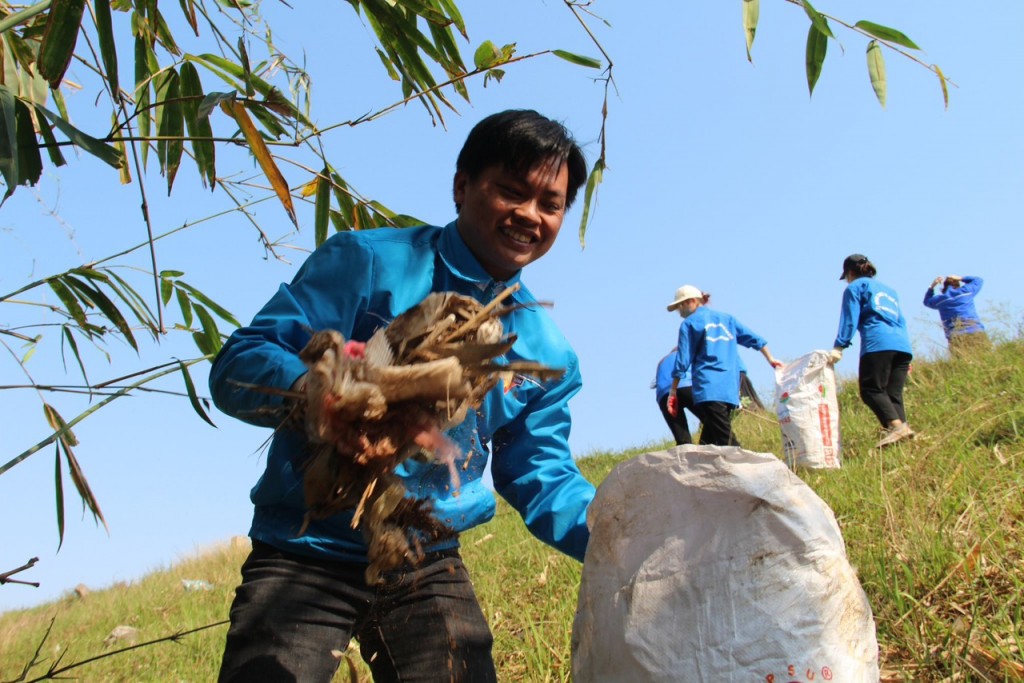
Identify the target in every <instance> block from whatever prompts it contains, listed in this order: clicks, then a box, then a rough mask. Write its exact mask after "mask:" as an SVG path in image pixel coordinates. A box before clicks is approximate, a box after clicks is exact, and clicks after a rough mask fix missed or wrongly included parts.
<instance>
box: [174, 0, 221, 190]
mask: <svg viewBox="0 0 1024 683" xmlns="http://www.w3.org/2000/svg"><path fill="white" fill-rule="evenodd" d="M183 1H184V0H183ZM181 96H182V103H181V107H182V113H183V115H184V117H185V125H186V126H188V135H189V137H190V138H191V140H192V154H193V155H194V156H195V160H196V166H197V167H198V168H199V177H200V178H201V179H202V182H203V187H207V186H209V188H210V189H211V190H212V189H213V188H214V185H215V183H216V181H217V169H216V147H215V146H214V144H213V140H212V138H213V128H212V127H211V126H210V117H209V114H210V109H207V110H206V114H205V115H204V116H200V115H199V105H200V102H205V101H206V98H205V97H204V96H203V86H202V83H200V81H199V72H198V71H197V70H196V67H195V65H194V64H192V63H191V62H185V63H184V64H182V65H181Z"/></svg>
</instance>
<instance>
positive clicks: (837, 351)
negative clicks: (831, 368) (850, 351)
mask: <svg viewBox="0 0 1024 683" xmlns="http://www.w3.org/2000/svg"><path fill="white" fill-rule="evenodd" d="M842 359H843V350H842V349H841V348H839V347H838V346H837V347H835V348H834V349H832V350H831V351H829V352H828V364H829V365H835V364H836V363H838V362H839V361H841V360H842Z"/></svg>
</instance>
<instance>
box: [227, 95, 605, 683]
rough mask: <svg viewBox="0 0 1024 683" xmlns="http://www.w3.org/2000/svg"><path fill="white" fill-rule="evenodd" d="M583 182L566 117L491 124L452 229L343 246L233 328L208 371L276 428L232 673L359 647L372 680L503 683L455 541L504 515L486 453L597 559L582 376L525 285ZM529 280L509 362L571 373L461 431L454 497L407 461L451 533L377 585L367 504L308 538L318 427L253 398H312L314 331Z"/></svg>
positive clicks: (240, 414) (517, 395) (322, 670)
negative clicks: (309, 471)
mask: <svg viewBox="0 0 1024 683" xmlns="http://www.w3.org/2000/svg"><path fill="white" fill-rule="evenodd" d="M586 170H587V169H586V162H585V160H584V157H583V154H582V152H581V150H580V148H579V146H578V145H577V144H576V142H575V141H574V140H573V139H572V137H571V135H570V133H569V132H568V131H567V130H566V129H565V127H564V126H562V124H560V123H558V122H555V121H552V120H550V119H548V118H545V117H544V116H542V115H540V114H538V113H537V112H535V111H529V110H510V111H505V112H500V113H497V114H493V115H491V116H488V117H486V118H484V119H482V120H481V121H480V122H479V123H477V124H476V126H474V128H473V129H472V131H471V132H470V133H469V135H468V137H467V139H466V141H465V143H464V145H463V147H462V150H461V152H460V153H459V156H458V159H457V161H456V167H455V175H454V180H453V195H454V200H455V209H456V213H457V217H456V219H455V220H454V221H453V222H451V223H449V224H448V225H446V226H443V227H438V226H421V227H414V228H405V229H391V228H379V229H373V230H363V231H351V232H340V233H337V234H335V235H333V236H332V237H331V238H330V239H328V240H327V241H325V242H324V243H323V244H322V245H321V246H320V247H319V248H318V249H316V250H315V251H314V252H313V253H312V254H311V255H310V256H309V258H308V259H307V260H306V261H305V263H303V265H302V266H301V268H300V269H299V271H298V273H297V274H296V276H295V278H294V279H293V280H292V281H291V283H288V284H282V285H281V286H280V288H279V289H278V291H277V293H276V294H274V295H273V297H272V298H271V299H270V300H269V302H268V303H267V304H266V305H265V306H264V307H263V308H262V310H260V311H259V312H258V313H257V314H256V316H255V318H254V319H253V321H252V322H251V323H250V324H249V325H248V326H246V327H243V328H240V329H238V330H236V331H235V332H234V333H233V334H232V335H231V337H230V339H229V340H228V341H227V343H226V344H225V345H224V347H223V348H222V349H221V351H220V353H219V354H218V356H217V357H216V359H215V360H214V363H213V367H212V369H211V372H210V389H211V392H212V395H213V399H214V401H215V403H216V405H217V407H218V408H220V409H221V410H222V411H224V412H225V413H227V414H229V415H232V416H234V417H237V418H239V419H242V420H245V421H247V422H250V423H252V424H255V425H259V426H263V427H270V428H274V429H275V431H274V434H273V437H272V441H271V445H270V450H269V454H268V456H267V464H266V470H265V472H264V473H263V475H262V477H261V478H260V480H259V481H258V482H257V484H256V486H255V487H254V488H253V489H252V493H251V499H252V502H253V505H254V514H253V522H252V527H251V529H250V536H251V538H252V543H253V549H252V553H251V554H250V556H249V557H248V559H247V560H246V562H245V564H244V565H243V567H242V582H241V585H240V586H239V587H238V589H237V591H236V595H235V600H234V602H233V604H232V607H231V613H230V618H231V626H230V628H229V630H228V633H227V641H226V645H225V650H224V658H223V660H222V664H221V674H220V680H221V681H322V682H323V683H326V682H327V681H330V680H331V679H332V677H333V675H334V673H335V672H336V670H337V668H338V665H339V660H338V658H337V657H335V655H334V654H332V653H334V652H337V651H344V650H345V648H346V647H347V645H348V643H349V641H350V639H351V638H353V637H354V638H356V640H357V641H358V642H359V646H360V653H361V655H362V657H363V658H364V659H365V660H366V662H367V663H368V665H369V667H370V669H371V670H372V672H373V677H374V680H376V681H399V680H403V681H404V680H413V679H416V680H421V679H423V677H424V676H426V677H427V678H430V677H435V678H440V677H442V676H443V677H444V679H445V680H453V681H494V680H496V675H495V667H494V662H493V658H492V654H491V646H492V642H493V637H492V635H491V631H490V628H489V626H488V623H487V620H486V618H485V616H484V614H483V611H482V610H481V608H480V605H479V603H478V601H477V598H476V595H475V594H474V591H473V586H472V583H471V581H470V577H469V574H468V572H467V570H466V567H465V566H464V565H463V563H462V559H461V557H460V555H459V550H458V539H457V532H461V531H463V530H466V529H469V528H471V527H474V526H476V525H478V524H482V523H483V522H486V521H487V520H489V519H490V518H491V517H492V516H493V515H494V512H495V501H494V495H493V494H492V492H491V491H490V489H489V488H488V487H487V486H486V484H485V482H484V480H483V475H484V468H485V465H486V464H487V461H488V459H490V462H491V475H492V478H493V484H494V490H495V491H496V492H497V493H498V494H500V495H501V496H502V497H503V498H505V500H507V501H508V502H509V503H510V504H511V505H512V507H513V508H515V509H516V510H517V511H518V512H519V514H520V515H521V516H522V518H523V520H524V521H525V523H526V525H527V527H528V528H529V529H530V531H531V532H532V533H533V534H534V535H535V536H536V537H538V538H539V539H541V540H542V541H544V542H546V543H548V544H550V545H552V546H553V547H555V548H557V549H559V550H561V551H562V552H564V553H567V554H568V555H571V556H572V557H574V558H576V559H579V560H582V558H583V556H584V553H585V551H586V547H587V541H588V539H589V532H588V530H587V525H586V511H587V506H588V505H589V504H590V501H591V500H592V498H593V495H594V487H593V485H591V484H590V483H589V482H588V481H587V480H586V479H585V478H584V477H583V476H582V474H581V473H580V471H579V469H578V468H577V466H576V463H575V461H574V459H573V457H572V454H571V453H570V451H569V445H568V439H569V429H570V414H569V407H568V401H569V399H570V398H572V397H573V396H574V395H575V394H576V393H577V392H578V391H579V390H580V388H581V386H582V380H581V377H580V370H579V364H578V360H577V356H576V354H575V352H574V351H573V349H572V347H571V346H570V345H569V343H568V342H567V341H566V339H565V338H564V337H563V336H562V334H561V332H560V331H559V330H558V328H557V327H556V326H555V324H554V322H553V321H552V319H551V318H550V316H549V315H548V313H547V312H546V311H545V309H544V308H543V307H542V306H540V305H538V302H537V300H536V299H535V298H534V296H533V295H532V294H531V293H530V291H529V290H528V289H527V288H526V287H525V286H522V285H523V283H522V280H521V274H522V269H523V268H524V267H525V266H527V265H529V264H530V263H532V262H534V261H536V260H537V259H539V258H541V257H542V256H544V255H545V254H546V253H547V252H548V250H549V249H551V246H552V245H553V244H554V242H555V239H556V238H557V237H558V233H559V230H560V228H561V226H562V221H563V218H564V217H565V212H566V210H567V209H568V208H569V207H570V206H571V205H572V203H573V200H574V198H575V197H576V194H577V190H578V189H579V187H580V185H581V184H582V183H583V182H584V180H585V178H586ZM516 284H519V285H521V288H520V289H519V290H518V291H517V292H515V293H514V294H513V295H512V296H513V298H514V303H515V305H514V306H512V307H510V308H511V311H510V312H508V313H507V314H506V315H505V316H503V318H502V323H503V326H504V330H505V332H506V333H508V334H511V335H515V342H514V344H513V346H512V349H511V351H510V352H508V353H507V354H506V356H505V357H506V358H507V360H509V361H512V360H530V361H535V362H538V363H540V364H542V365H545V366H548V367H553V368H564V374H563V375H562V376H561V378H560V379H554V380H544V381H539V380H536V379H533V378H530V377H524V376H516V377H515V378H514V379H512V380H511V381H509V382H502V383H499V385H498V386H497V387H495V388H494V389H493V390H492V391H491V392H490V393H488V394H487V396H486V397H485V398H484V400H483V402H482V405H481V406H480V408H479V409H478V410H471V411H470V412H469V414H468V415H467V417H466V419H465V420H464V421H463V422H462V423H461V424H460V425H458V426H457V427H455V428H453V429H452V430H450V431H449V432H448V433H447V436H448V437H449V438H450V439H451V440H452V441H453V442H454V443H455V444H457V445H458V446H459V449H460V450H461V457H460V458H459V460H458V462H457V471H458V475H459V479H460V481H459V482H458V487H457V488H456V487H455V486H453V485H452V482H451V479H450V476H449V470H448V467H447V466H446V465H444V464H439V463H431V462H419V461H418V460H416V459H409V460H407V461H405V462H404V463H403V464H402V465H400V466H399V468H398V469H397V470H396V472H395V473H396V474H397V475H398V476H399V477H400V478H401V479H402V480H403V483H404V485H405V488H406V491H407V492H408V495H409V496H412V497H416V498H420V499H427V500H429V501H430V502H431V504H432V510H433V512H432V514H434V515H435V517H436V518H437V520H438V521H439V522H442V523H443V524H445V525H447V526H448V527H449V528H450V529H452V530H453V531H454V532H456V535H455V537H454V538H452V539H450V540H446V541H443V542H440V543H437V544H435V545H433V546H428V547H426V548H424V554H423V557H422V558H407V559H408V561H407V562H406V564H405V565H404V566H401V567H399V568H398V569H396V570H394V571H391V572H385V573H384V574H383V576H382V577H381V580H380V582H379V583H378V584H375V585H368V584H367V581H366V577H365V570H366V568H367V562H368V561H367V547H366V544H365V542H364V540H363V536H362V534H361V532H360V529H358V528H353V511H352V510H349V511H345V512H342V513H339V514H336V515H334V516H331V517H328V518H326V519H314V520H312V521H311V522H310V523H309V525H308V527H303V518H304V515H305V512H306V506H305V501H304V497H303V466H304V464H305V462H306V461H307V458H308V456H309V452H308V450H307V441H306V438H305V434H304V433H303V432H301V431H299V430H292V429H287V428H284V427H281V428H278V427H279V425H278V424H277V423H276V421H272V419H271V418H270V417H268V415H269V414H270V413H271V409H274V408H278V407H280V406H281V404H282V399H281V398H280V396H275V395H274V394H272V393H267V392H266V391H255V390H250V389H247V388H246V387H251V386H259V387H270V388H277V389H283V390H287V389H289V388H301V387H302V386H303V383H304V373H305V372H306V367H305V365H304V364H303V362H302V361H301V360H300V358H299V355H298V354H299V352H300V351H301V350H302V349H303V347H304V346H305V344H306V343H307V342H308V341H309V339H310V337H311V335H312V334H313V333H314V332H316V331H320V330H325V329H333V330H337V331H338V332H340V333H341V334H342V335H343V336H344V337H345V339H347V340H354V341H356V342H365V341H366V340H368V339H369V338H370V336H371V335H372V334H373V332H374V331H375V330H376V329H378V328H380V327H383V326H385V325H387V323H388V322H390V321H391V320H393V319H394V318H395V317H396V316H397V315H399V314H400V313H402V312H403V311H405V310H407V309H409V308H411V307H412V306H414V305H416V304H417V303H419V302H420V301H422V300H423V299H424V298H425V297H426V296H427V295H428V294H430V293H431V292H441V291H445V292H456V293H458V294H462V295H465V296H470V297H473V298H475V299H476V300H478V301H480V302H481V303H487V302H489V301H491V300H492V299H493V298H494V297H495V296H496V295H497V294H499V293H501V292H503V291H504V290H505V289H506V288H507V287H509V286H511V285H516ZM300 530H301V531H300ZM416 560H418V561H416Z"/></svg>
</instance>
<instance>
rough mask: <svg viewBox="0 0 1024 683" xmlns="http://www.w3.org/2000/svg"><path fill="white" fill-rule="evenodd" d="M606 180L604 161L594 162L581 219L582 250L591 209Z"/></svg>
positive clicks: (588, 179)
mask: <svg viewBox="0 0 1024 683" xmlns="http://www.w3.org/2000/svg"><path fill="white" fill-rule="evenodd" d="M603 180H604V159H598V160H597V161H595V162H594V168H593V169H591V171H590V176H589V177H588V178H587V189H586V192H585V193H584V195H583V216H582V217H581V218H580V248H581V249H583V248H586V246H587V242H586V239H585V238H586V234H587V222H588V221H589V220H590V209H591V206H593V205H594V204H595V203H596V197H595V193H596V192H597V186H598V185H600V184H601V182H602V181H603Z"/></svg>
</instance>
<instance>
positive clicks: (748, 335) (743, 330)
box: [733, 318, 768, 351]
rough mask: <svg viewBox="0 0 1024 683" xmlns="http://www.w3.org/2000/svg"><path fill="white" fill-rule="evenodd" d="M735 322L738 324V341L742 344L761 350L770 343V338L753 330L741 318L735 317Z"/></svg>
mask: <svg viewBox="0 0 1024 683" xmlns="http://www.w3.org/2000/svg"><path fill="white" fill-rule="evenodd" d="M733 324H734V325H735V326H736V343H737V344H739V345H740V346H745V347H747V348H748V349H754V350H755V351H760V350H761V349H763V348H764V347H765V346H767V345H768V340H766V339H765V338H764V337H761V336H759V335H757V334H755V333H754V332H753V330H751V329H750V328H749V327H747V326H746V325H744V324H743V323H741V322H740V321H739V320H736V319H735V318H733Z"/></svg>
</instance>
